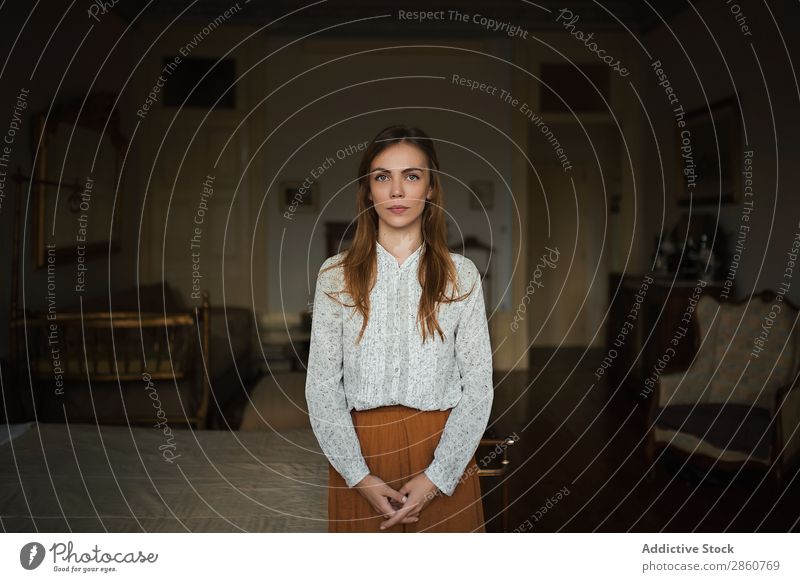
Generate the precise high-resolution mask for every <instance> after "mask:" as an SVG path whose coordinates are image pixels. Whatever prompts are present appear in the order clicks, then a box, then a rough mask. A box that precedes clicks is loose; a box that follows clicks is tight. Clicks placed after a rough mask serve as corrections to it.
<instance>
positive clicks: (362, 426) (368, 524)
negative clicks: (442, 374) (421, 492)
mask: <svg viewBox="0 0 800 582" xmlns="http://www.w3.org/2000/svg"><path fill="white" fill-rule="evenodd" d="M350 415H351V417H352V419H353V426H354V427H355V429H356V434H357V435H358V440H359V441H360V443H361V453H362V454H363V455H364V460H365V461H366V462H367V466H368V467H369V470H370V472H371V473H372V474H373V475H377V476H378V477H380V478H381V479H383V480H384V481H385V482H386V483H387V484H388V485H389V486H390V487H393V488H394V489H396V490H399V489H400V488H401V487H402V486H403V485H404V484H405V483H406V482H407V481H410V480H411V479H412V478H413V477H415V476H416V475H418V474H419V473H421V472H422V471H424V470H425V469H426V468H427V467H428V465H430V464H431V462H432V461H433V452H434V450H435V449H436V446H437V445H438V444H439V439H440V438H441V435H442V431H443V430H444V425H445V423H446V422H447V418H448V417H449V416H450V410H431V411H421V410H417V409H415V408H409V407H406V406H401V405H394V406H381V407H378V408H373V409H370V410H361V411H359V410H351V411H350ZM328 469H329V471H328V477H329V479H328V531H329V532H396V533H399V532H481V533H485V532H486V528H485V526H484V518H483V505H482V502H481V486H480V483H479V478H478V466H477V463H476V462H475V457H474V456H473V457H472V459H471V460H470V462H469V464H468V465H467V468H466V469H465V471H464V474H463V475H462V477H461V481H460V482H459V484H458V486H457V487H456V490H455V491H454V492H453V495H450V496H448V495H445V494H443V493H440V494H439V495H437V496H436V497H434V498H433V499H432V500H431V501H430V502H428V504H427V505H426V506H425V507H424V508H423V510H422V512H421V513H420V514H419V521H418V522H416V523H409V524H402V523H398V524H397V525H395V526H393V527H391V528H389V529H387V530H381V529H380V525H381V523H383V522H384V521H386V518H384V517H383V516H380V515H377V514H376V513H375V510H374V509H373V508H372V506H371V505H370V504H369V502H368V501H367V500H366V499H364V497H362V495H361V494H360V493H359V492H358V490H357V489H355V488H348V487H347V484H346V483H345V481H344V479H343V478H342V476H341V475H340V474H339V473H338V472H337V471H336V470H335V469H334V468H333V466H332V465H330V463H328Z"/></svg>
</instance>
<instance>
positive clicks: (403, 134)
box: [326, 125, 474, 343]
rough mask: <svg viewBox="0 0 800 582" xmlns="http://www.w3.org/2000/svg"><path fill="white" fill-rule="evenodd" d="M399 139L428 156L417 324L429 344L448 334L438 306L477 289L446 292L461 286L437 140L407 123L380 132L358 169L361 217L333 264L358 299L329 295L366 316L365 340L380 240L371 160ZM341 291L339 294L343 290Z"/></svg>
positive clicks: (359, 336)
mask: <svg viewBox="0 0 800 582" xmlns="http://www.w3.org/2000/svg"><path fill="white" fill-rule="evenodd" d="M398 143H408V144H410V145H413V146H415V147H417V148H419V149H420V150H421V151H422V152H423V153H424V154H425V156H426V157H427V162H428V177H429V179H430V185H431V186H432V188H431V196H430V199H429V200H426V201H425V208H424V209H423V210H422V240H423V244H424V245H425V246H424V248H423V249H422V254H421V256H420V261H419V265H418V267H417V278H418V280H419V282H420V285H421V287H422V296H421V297H420V301H419V308H418V310H417V322H418V323H420V322H421V324H422V341H423V342H425V340H426V339H427V338H428V335H430V336H431V337H433V335H434V334H435V333H437V332H438V334H439V337H440V338H441V339H442V341H444V332H443V331H442V328H441V327H440V326H439V321H438V318H437V313H438V307H439V304H440V303H450V302H453V301H462V300H464V299H466V298H467V297H468V296H469V294H470V293H471V292H472V289H470V291H469V292H468V293H466V294H464V295H461V296H458V297H454V296H452V295H451V296H447V295H446V292H447V289H448V286H451V287H452V288H456V287H458V274H457V272H456V266H455V264H454V263H453V259H452V258H450V249H449V248H448V246H447V225H446V223H445V218H444V209H443V193H442V188H441V182H440V180H439V160H438V158H437V156H436V150H435V149H434V147H433V141H432V140H431V138H430V137H428V135H427V134H426V133H425V132H424V131H422V130H421V129H419V128H416V127H410V126H408V125H391V126H389V127H386V128H384V129H383V130H381V131H380V132H378V135H376V136H375V137H374V138H373V139H372V141H371V142H370V144H369V145H368V146H367V148H366V150H365V151H364V155H363V156H362V158H361V163H360V164H359V167H358V189H357V192H356V205H357V209H358V216H357V218H356V232H355V236H354V238H353V242H352V244H351V246H350V248H349V249H347V251H345V252H344V253H343V257H342V259H341V260H340V261H339V262H337V263H335V264H333V265H331V266H330V267H328V268H329V269H333V268H336V267H339V266H341V267H342V268H343V272H344V282H345V288H344V289H343V290H342V291H340V292H339V293H341V292H346V293H347V294H349V295H350V297H351V298H352V299H353V301H354V303H353V304H351V305H347V304H344V303H342V302H341V301H339V300H338V299H336V297H333V295H332V294H330V293H327V295H328V296H329V297H331V298H332V299H334V300H336V301H337V302H339V303H340V304H342V305H346V306H347V307H355V308H356V309H357V310H358V312H359V313H361V315H362V317H363V323H362V325H361V331H360V332H359V334H358V339H357V340H356V343H358V342H360V341H361V337H362V336H363V335H364V330H366V328H367V323H368V322H369V309H370V304H369V293H370V291H371V290H372V288H373V287H374V286H375V281H376V277H377V256H376V255H377V249H376V247H375V244H376V241H377V240H378V213H377V212H376V211H375V208H374V206H373V203H372V201H371V200H370V199H369V197H368V195H369V180H370V168H371V165H372V160H373V159H375V157H376V156H377V155H378V154H379V153H381V152H382V151H383V150H385V149H386V148H388V147H390V146H393V145H395V144H398ZM326 270H327V269H326ZM473 288H474V285H473ZM336 294H337V295H338V293H336Z"/></svg>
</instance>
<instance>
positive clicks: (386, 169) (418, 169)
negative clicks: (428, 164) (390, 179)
mask: <svg viewBox="0 0 800 582" xmlns="http://www.w3.org/2000/svg"><path fill="white" fill-rule="evenodd" d="M424 169H425V168H406V169H405V170H403V174H405V173H406V172H422V171H423V170H424ZM388 171H389V169H388V168H374V169H373V170H372V172H388Z"/></svg>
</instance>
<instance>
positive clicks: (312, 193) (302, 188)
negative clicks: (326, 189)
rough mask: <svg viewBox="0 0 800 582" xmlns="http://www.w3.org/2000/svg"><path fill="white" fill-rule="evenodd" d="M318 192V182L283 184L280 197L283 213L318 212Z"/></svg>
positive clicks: (289, 182)
mask: <svg viewBox="0 0 800 582" xmlns="http://www.w3.org/2000/svg"><path fill="white" fill-rule="evenodd" d="M318 190H319V184H318V183H317V182H313V183H311V184H309V183H308V182H302V181H300V180H293V181H288V182H281V184H280V193H279V196H278V202H279V204H280V210H281V212H291V213H294V212H316V211H317V206H318V205H319V192H318Z"/></svg>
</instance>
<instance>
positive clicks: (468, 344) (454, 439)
mask: <svg viewBox="0 0 800 582" xmlns="http://www.w3.org/2000/svg"><path fill="white" fill-rule="evenodd" d="M466 261H467V262H466V270H467V276H466V279H467V280H468V281H474V282H475V286H474V288H473V290H472V293H471V294H470V296H469V297H468V298H467V299H465V300H464V303H465V305H464V310H463V311H462V313H461V315H460V318H459V322H458V324H457V326H456V330H455V357H456V363H457V365H458V370H459V373H460V375H461V389H462V396H461V399H460V400H459V402H458V404H456V406H455V407H453V409H452V410H451V412H450V416H449V417H448V418H447V422H446V423H445V426H444V430H443V431H442V436H441V438H440V440H439V444H438V445H437V447H436V450H435V451H434V457H433V462H432V463H431V464H430V465H429V466H428V468H427V469H425V475H427V476H428V478H429V479H430V480H431V481H432V482H433V484H434V485H436V486H437V487H438V488H439V490H440V491H441V492H442V493H444V494H445V495H452V494H453V492H454V491H455V489H456V486H457V485H458V482H459V480H460V478H461V476H462V475H463V474H464V470H465V469H466V467H467V463H469V461H470V459H471V458H472V456H473V455H474V454H475V451H476V450H477V448H478V445H479V444H480V440H481V437H482V436H483V433H484V431H485V430H486V425H487V423H488V422H489V413H490V412H491V409H492V399H493V396H494V391H493V383H492V346H491V342H490V339H489V323H488V321H487V320H486V309H485V307H484V299H483V287H482V286H481V277H480V272H479V271H478V268H477V267H476V266H475V264H474V263H473V262H472V261H471V260H469V259H466ZM470 287H471V283H468V284H467V286H466V289H469V288H470ZM463 292H464V291H461V290H460V291H459V293H463Z"/></svg>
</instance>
